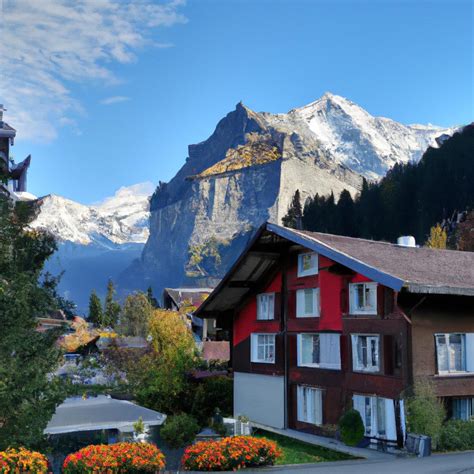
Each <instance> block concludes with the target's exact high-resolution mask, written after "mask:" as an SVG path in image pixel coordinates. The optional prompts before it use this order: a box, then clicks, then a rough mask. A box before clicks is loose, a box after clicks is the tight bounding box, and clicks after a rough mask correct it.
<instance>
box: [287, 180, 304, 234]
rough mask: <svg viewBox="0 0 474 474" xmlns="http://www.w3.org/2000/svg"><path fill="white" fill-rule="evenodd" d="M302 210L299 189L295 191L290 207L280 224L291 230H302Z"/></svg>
mask: <svg viewBox="0 0 474 474" xmlns="http://www.w3.org/2000/svg"><path fill="white" fill-rule="evenodd" d="M302 218H303V209H302V207H301V198H300V191H299V189H297V190H296V192H295V194H294V196H293V199H292V201H291V204H290V207H289V208H288V212H287V213H286V216H285V217H283V219H282V222H283V225H284V226H285V227H291V228H292V229H301V228H302Z"/></svg>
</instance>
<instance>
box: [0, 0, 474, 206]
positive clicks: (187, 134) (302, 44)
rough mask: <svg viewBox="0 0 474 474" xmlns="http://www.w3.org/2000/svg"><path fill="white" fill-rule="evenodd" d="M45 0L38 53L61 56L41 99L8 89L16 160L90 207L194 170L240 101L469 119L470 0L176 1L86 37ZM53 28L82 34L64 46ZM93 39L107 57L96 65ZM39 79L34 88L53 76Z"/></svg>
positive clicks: (38, 184) (403, 117)
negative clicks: (199, 149)
mask: <svg viewBox="0 0 474 474" xmlns="http://www.w3.org/2000/svg"><path fill="white" fill-rule="evenodd" d="M21 1H23V2H31V1H33V2H34V0H21ZM44 1H45V2H46V1H47V2H48V4H50V6H51V9H50V12H49V15H50V16H49V17H48V19H47V21H46V20H45V24H47V25H48V28H49V30H47V33H48V38H49V37H50V36H51V37H52V39H51V44H52V45H54V46H51V48H53V49H54V48H56V49H55V51H54V54H51V55H45V54H42V55H41V56H44V57H48V58H53V59H54V60H53V59H50V61H51V62H50V63H46V64H39V65H38V68H39V70H41V68H45V70H47V71H48V75H50V78H49V79H48V82H49V85H48V86H47V87H49V88H50V89H44V90H45V91H46V92H45V93H44V94H43V96H42V97H38V98H36V95H37V94H35V93H29V94H25V93H24V92H23V91H24V90H25V87H23V89H21V88H20V87H17V88H15V87H12V86H11V84H12V80H13V81H15V78H10V79H9V81H8V82H9V84H10V86H11V87H10V89H8V87H5V86H4V87H3V88H2V93H1V95H0V98H1V100H2V101H3V102H4V103H5V104H6V106H7V108H8V109H9V110H8V112H7V117H8V119H7V121H9V122H10V123H11V125H12V126H14V127H15V128H17V130H18V138H17V142H16V144H15V147H14V148H13V154H14V156H15V158H16V159H21V158H23V157H24V156H26V155H27V154H28V153H31V154H32V156H33V164H32V167H31V171H30V175H29V190H30V191H31V192H32V193H34V194H37V195H44V194H48V193H56V194H60V195H63V196H66V197H68V198H71V199H74V200H78V201H80V202H83V203H93V202H97V201H100V200H102V199H103V198H105V197H106V196H109V195H111V194H113V193H114V191H115V190H116V189H117V188H119V187H120V186H127V185H131V184H134V183H138V182H143V181H152V182H153V183H155V184H156V183H158V181H159V180H162V181H168V180H169V179H171V178H172V177H173V176H174V174H175V173H176V171H177V170H178V169H179V168H180V167H181V165H182V164H183V163H184V160H185V159H186V157H187V145H188V144H191V143H196V142H199V141H202V140H204V139H206V138H207V137H208V136H209V135H210V134H211V133H212V132H213V130H214V128H215V126H216V124H217V122H218V121H219V120H220V119H221V118H222V117H223V116H224V115H225V114H226V113H228V112H229V111H231V110H233V108H234V107H235V104H236V103H237V102H238V101H240V100H242V101H243V102H244V103H245V104H246V105H248V106H249V107H251V108H253V109H255V110H257V111H262V110H263V111H268V112H286V111H288V110H290V109H292V108H295V107H298V106H302V105H304V104H306V103H309V102H311V101H313V100H316V99H317V98H318V97H320V96H321V95H322V94H323V93H324V92H325V91H331V92H333V93H336V94H339V95H342V96H345V97H347V98H349V99H350V100H352V101H354V102H356V103H358V104H359V105H361V106H363V107H364V108H366V109H367V110H368V111H369V112H370V113H372V114H374V115H383V116H386V117H390V118H392V119H395V120H398V121H400V122H403V123H428V122H430V123H433V124H437V125H443V126H448V125H454V124H461V123H467V122H469V121H472V119H473V113H472V112H473V110H474V103H473V81H474V73H473V26H472V25H473V11H472V9H473V7H472V2H470V1H467V0H466V1H461V0H447V1H408V0H407V1H390V0H386V1H383V0H380V1H377V0H372V1H355V0H353V1H337V0H336V1H334V0H332V1H316V0H315V1H310V0H286V1H282V0H273V1H270V0H252V1H251V0H248V1H246V0H214V1H211V0H188V2H187V3H183V2H182V1H177V2H172V3H171V4H168V5H167V10H166V12H164V13H163V11H161V10H160V11H159V12H155V11H151V10H150V12H147V17H148V18H146V17H145V15H143V14H142V13H143V10H142V9H140V10H133V15H135V16H133V15H131V13H130V11H126V12H125V11H121V12H117V11H115V10H113V9H111V10H103V11H101V12H100V14H101V15H103V17H104V18H103V23H101V25H103V26H101V27H97V26H94V24H90V25H86V26H84V25H82V23H81V28H82V29H78V28H77V26H76V25H75V24H74V21H76V20H75V18H76V17H74V16H73V15H70V14H69V12H68V11H66V10H65V9H64V2H63V1H60V3H61V4H62V7H63V10H62V11H61V15H63V18H66V19H67V21H69V22H70V26H67V25H69V23H68V24H67V25H66V23H65V21H62V20H60V18H61V15H59V14H57V12H56V10H55V8H56V5H55V2H54V1H53V0H44ZM107 1H109V2H110V3H111V4H112V5H113V4H114V0H107ZM140 1H142V0H140ZM7 3H8V2H7ZM79 3H80V2H79ZM142 4H143V2H142ZM42 5H43V3H42ZM155 5H159V4H158V3H157V2H156V4H155ZM152 6H153V4H152ZM70 8H73V7H70ZM14 13H15V12H13V11H12V12H11V15H10V18H11V21H10V25H11V29H12V33H13V32H15V33H17V34H16V35H15V36H16V37H18V36H19V37H20V38H21V32H22V31H23V32H24V35H25V36H27V39H26V40H25V42H24V44H22V45H19V46H18V47H17V48H16V51H18V50H19V49H20V48H21V47H23V48H25V51H27V50H28V51H30V50H29V48H31V53H32V55H33V53H34V52H35V50H37V49H38V48H39V46H38V45H37V43H41V45H43V44H45V43H44V42H43V41H41V42H40V41H38V39H39V38H40V36H38V37H34V38H33V37H30V36H28V35H31V33H30V31H31V25H29V26H30V27H28V28H26V26H28V25H26V26H25V25H23V26H25V29H24V30H22V29H21V26H22V25H21V22H22V21H25V20H24V18H22V17H20V16H18V17H15V15H14ZM155 13H156V15H159V16H157V17H156V19H155V20H154V21H149V18H150V17H151V14H155ZM43 14H44V12H41V13H37V14H36V15H32V16H31V19H29V20H28V21H32V22H35V21H40V20H41V19H40V20H38V19H37V18H38V15H43ZM107 15H112V16H114V15H116V16H118V15H123V17H122V18H123V19H125V20H124V21H129V19H130V18H132V19H133V20H130V21H131V22H132V24H131V25H130V29H129V30H126V32H127V34H122V33H123V26H120V27H117V28H119V29H113V28H112V29H111V34H110V35H109V34H107V35H106V33H108V30H107V28H109V27H110V19H109V18H107ZM78 18H79V17H78ZM54 21H58V22H59V23H60V24H63V25H66V26H65V27H64V28H63V29H64V30H66V33H68V28H69V27H70V31H72V32H74V33H73V34H69V33H68V36H67V38H66V36H64V37H63V38H61V37H60V38H55V35H58V34H59V33H58V31H60V29H56V28H54ZM101 21H102V20H101ZM117 24H118V23H117ZM120 25H122V23H120ZM7 27H8V23H7ZM58 27H59V25H58ZM86 28H89V29H90V30H91V31H89V30H86ZM94 28H95V29H96V32H94V31H93V30H94ZM110 28H111V27H110ZM114 28H115V27H114ZM42 30H44V28H43V29H42ZM42 30H41V31H42ZM38 31H40V30H38ZM66 33H63V34H64V35H66ZM40 34H42V33H38V35H40ZM74 34H75V35H76V36H75V38H76V39H75V40H74V41H73V40H72V39H71V38H74ZM114 35H115V36H114ZM96 36H97V37H99V38H100V41H101V43H100V48H101V49H100V51H101V52H100V54H97V56H96V57H93V58H91V57H90V52H91V51H96V48H95V42H96V41H98V39H97V38H96ZM119 36H120V38H119ZM114 37H115V38H119V39H117V42H118V44H119V47H117V48H116V47H115V43H114V39H113V38H114ZM82 38H85V39H84V42H83V43H81V41H82ZM111 38H112V39H111ZM67 41H71V42H72V44H71V45H70V48H71V49H70V50H69V51H66V52H65V53H61V51H59V53H58V51H57V48H58V47H57V44H62V45H64V44H65V43H66V42H67ZM42 47H43V46H41V48H42ZM66 47H67V45H66V46H64V48H66ZM45 48H48V46H46V47H45ZM107 48H109V49H108V50H107ZM70 51H74V55H72V53H70ZM77 51H79V53H77V54H76V52H77ZM80 51H83V53H81V52H80ZM60 53H61V54H60ZM81 54H83V58H81V56H80V55H81ZM36 56H37V54H35V57H36ZM71 58H72V59H71ZM78 58H79V59H78ZM14 59H15V58H13V59H12V61H14ZM12 64H13V62H12ZM15 64H17V63H15ZM7 66H8V64H7ZM55 79H57V84H56V82H55ZM35 80H36V79H35ZM37 81H38V82H37V83H32V84H29V86H31V89H32V90H34V89H35V87H38V86H39V85H41V81H44V75H40V74H38V77H37ZM5 82H6V79H5V78H4V83H5ZM44 82H46V81H44ZM51 84H52V85H53V86H54V87H53V86H52V85H51ZM32 97H35V99H33V98H32ZM104 102H106V103H104ZM107 102H111V103H108V104H107ZM15 119H16V121H15ZM19 124H21V125H22V127H20V126H19Z"/></svg>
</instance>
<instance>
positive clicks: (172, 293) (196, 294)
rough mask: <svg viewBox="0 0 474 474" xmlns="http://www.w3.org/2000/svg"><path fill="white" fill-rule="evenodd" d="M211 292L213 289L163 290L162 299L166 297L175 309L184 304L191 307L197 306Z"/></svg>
mask: <svg viewBox="0 0 474 474" xmlns="http://www.w3.org/2000/svg"><path fill="white" fill-rule="evenodd" d="M212 290H213V288H165V289H164V290H163V298H165V297H166V295H168V296H169V297H170V298H171V300H172V301H173V303H174V304H175V305H176V307H177V308H180V307H181V306H182V305H183V303H186V302H189V303H190V304H192V305H193V306H199V305H200V304H201V303H202V302H203V301H204V300H205V299H206V297H207V296H208V295H209V294H210V293H211V292H212Z"/></svg>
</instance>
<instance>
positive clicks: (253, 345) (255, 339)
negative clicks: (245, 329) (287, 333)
mask: <svg viewBox="0 0 474 474" xmlns="http://www.w3.org/2000/svg"><path fill="white" fill-rule="evenodd" d="M261 336H262V337H264V338H268V340H265V341H264V342H263V347H264V349H263V350H264V353H265V352H266V351H267V350H269V349H267V347H268V348H270V347H272V346H273V357H268V358H265V356H264V357H263V358H259V356H258V352H259V351H258V349H259V344H260V341H259V338H260V337H261ZM275 339H276V338H275V333H252V334H251V336H250V361H251V362H254V363H256V364H274V363H275V359H276V344H275ZM270 341H271V342H270Z"/></svg>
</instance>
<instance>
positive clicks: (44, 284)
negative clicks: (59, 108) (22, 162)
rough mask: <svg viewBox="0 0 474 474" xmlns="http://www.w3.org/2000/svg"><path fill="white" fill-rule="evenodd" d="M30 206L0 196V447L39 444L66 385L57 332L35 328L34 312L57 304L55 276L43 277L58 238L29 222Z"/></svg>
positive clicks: (63, 394)
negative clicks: (61, 372) (30, 226)
mask: <svg viewBox="0 0 474 474" xmlns="http://www.w3.org/2000/svg"><path fill="white" fill-rule="evenodd" d="M30 220H31V212H30V211H29V208H28V206H27V205H26V204H25V203H18V204H17V205H16V207H14V206H13V205H12V204H11V203H10V202H9V201H8V200H6V199H4V198H0V275H1V276H0V327H1V328H2V331H1V337H0V450H4V449H5V448H7V447H8V446H26V447H30V448H35V447H39V445H40V443H41V442H42V441H43V439H44V436H43V430H44V428H45V427H46V425H47V423H48V421H49V420H50V419H51V416H52V415H53V413H54V410H55V408H56V406H57V405H58V404H59V403H61V402H62V400H63V399H64V397H65V391H64V390H63V387H62V385H61V382H60V380H59V379H58V378H57V377H54V376H51V374H52V373H54V372H55V370H56V368H57V366H58V364H59V360H60V357H61V352H60V350H59V349H58V347H57V345H56V342H57V338H58V335H59V334H58V332H57V331H55V330H49V331H47V332H45V333H40V332H38V331H37V330H36V328H37V321H36V317H38V316H44V315H47V314H48V313H49V312H51V311H54V310H57V309H58V302H57V300H56V299H55V296H56V293H55V288H54V281H52V280H51V279H46V280H43V281H41V273H42V271H43V268H44V263H45V261H46V260H47V259H48V258H49V257H50V256H51V255H52V254H53V253H54V251H55V250H56V244H55V242H54V239H53V238H52V237H51V236H50V235H49V234H46V233H43V232H40V231H36V230H35V231H32V230H31V229H28V228H27V225H28V222H29V221H30Z"/></svg>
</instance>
